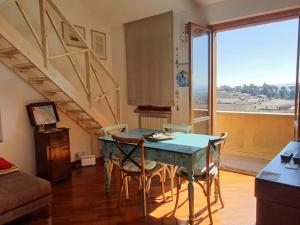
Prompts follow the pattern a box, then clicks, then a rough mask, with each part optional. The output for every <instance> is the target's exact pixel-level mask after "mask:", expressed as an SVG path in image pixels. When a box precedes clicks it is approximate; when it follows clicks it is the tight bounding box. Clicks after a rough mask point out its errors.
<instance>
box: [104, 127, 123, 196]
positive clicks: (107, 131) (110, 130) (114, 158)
mask: <svg viewBox="0 0 300 225" xmlns="http://www.w3.org/2000/svg"><path fill="white" fill-rule="evenodd" d="M101 130H102V132H103V133H104V135H105V136H106V135H116V134H119V133H122V132H125V131H128V125H127V124H117V125H112V126H108V127H102V128H101ZM114 166H117V167H119V154H118V152H116V153H112V154H110V156H109V178H110V179H109V180H111V173H112V171H113V168H114ZM125 192H126V198H127V199H128V198H129V193H128V180H126V181H125Z"/></svg>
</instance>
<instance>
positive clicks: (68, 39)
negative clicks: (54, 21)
mask: <svg viewBox="0 0 300 225" xmlns="http://www.w3.org/2000/svg"><path fill="white" fill-rule="evenodd" d="M61 26H62V36H63V39H64V40H65V43H66V45H69V46H75V47H79V48H83V47H85V46H84V45H83V44H82V43H81V42H80V40H79V38H78V36H77V35H76V34H75V33H74V32H73V31H72V29H71V27H70V26H68V25H67V24H66V23H64V22H62V23H61ZM74 27H75V28H76V30H77V31H78V32H79V33H80V34H81V36H82V37H83V38H84V39H85V28H84V27H81V26H78V25H74Z"/></svg>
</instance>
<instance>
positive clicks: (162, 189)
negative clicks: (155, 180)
mask: <svg viewBox="0 0 300 225" xmlns="http://www.w3.org/2000/svg"><path fill="white" fill-rule="evenodd" d="M158 176H159V179H160V184H161V193H162V196H163V199H164V201H166V196H165V184H164V181H163V175H162V174H161V173H159V174H158Z"/></svg>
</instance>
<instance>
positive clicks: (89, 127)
mask: <svg viewBox="0 0 300 225" xmlns="http://www.w3.org/2000/svg"><path fill="white" fill-rule="evenodd" d="M86 128H88V129H91V130H96V129H101V127H100V126H87V127H86Z"/></svg>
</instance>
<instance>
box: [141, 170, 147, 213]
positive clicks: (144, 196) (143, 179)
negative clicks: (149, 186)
mask: <svg viewBox="0 0 300 225" xmlns="http://www.w3.org/2000/svg"><path fill="white" fill-rule="evenodd" d="M141 179H142V189H143V203H144V216H147V202H146V176H145V175H142V176H141Z"/></svg>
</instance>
